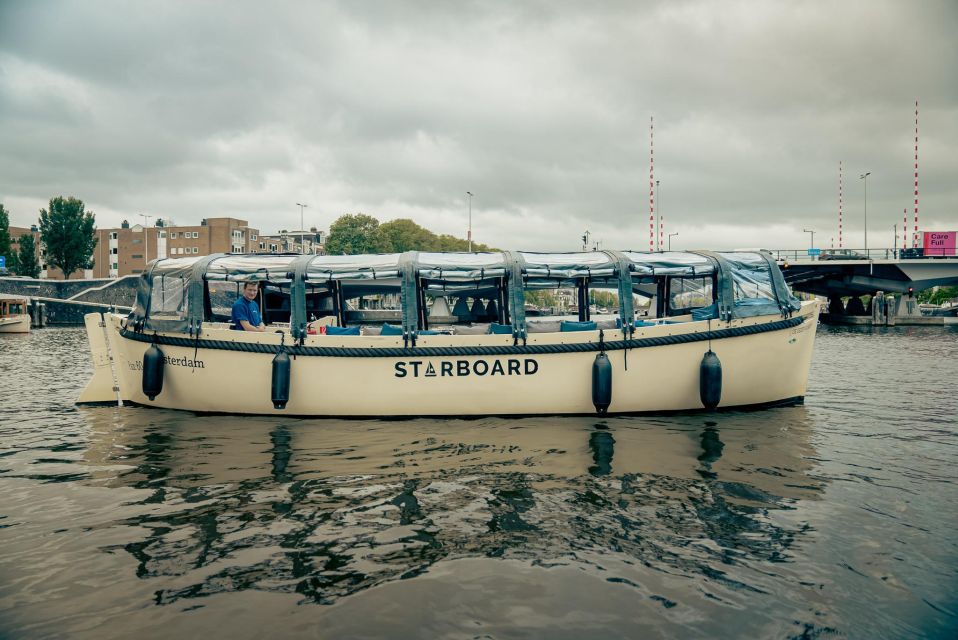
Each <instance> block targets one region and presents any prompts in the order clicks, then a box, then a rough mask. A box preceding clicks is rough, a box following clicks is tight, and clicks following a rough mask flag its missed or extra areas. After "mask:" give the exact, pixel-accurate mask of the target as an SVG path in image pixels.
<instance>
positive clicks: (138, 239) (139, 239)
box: [130, 238, 143, 244]
mask: <svg viewBox="0 0 958 640" xmlns="http://www.w3.org/2000/svg"><path fill="white" fill-rule="evenodd" d="M130 244H143V238H134V239H133V242H131V243H130Z"/></svg>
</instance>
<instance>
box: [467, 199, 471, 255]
mask: <svg viewBox="0 0 958 640" xmlns="http://www.w3.org/2000/svg"><path fill="white" fill-rule="evenodd" d="M466 195H467V196H469V230H468V231H467V232H466V239H467V240H469V253H472V191H466Z"/></svg>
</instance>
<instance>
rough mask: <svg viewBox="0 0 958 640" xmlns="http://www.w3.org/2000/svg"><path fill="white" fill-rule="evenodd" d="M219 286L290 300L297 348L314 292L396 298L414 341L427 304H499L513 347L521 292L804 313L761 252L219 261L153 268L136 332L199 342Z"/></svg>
mask: <svg viewBox="0 0 958 640" xmlns="http://www.w3.org/2000/svg"><path fill="white" fill-rule="evenodd" d="M216 281H226V282H251V281H257V282H265V283H268V284H270V285H277V286H279V287H280V288H282V289H284V290H288V291H289V297H290V301H289V302H290V305H289V309H290V327H291V332H292V334H293V336H294V337H295V338H297V339H301V338H303V337H304V336H305V332H306V323H307V295H309V294H310V293H314V292H317V291H319V292H321V293H322V294H323V295H330V296H338V298H339V301H340V303H342V301H343V300H345V299H350V298H354V297H358V296H361V295H371V294H376V293H399V294H400V300H401V305H402V325H403V333H404V336H406V337H407V338H410V337H411V338H412V339H413V340H414V339H415V335H416V333H417V332H418V331H419V330H421V329H423V328H424V326H423V325H424V323H425V317H426V297H427V296H433V297H436V296H445V295H452V296H459V297H460V298H462V297H463V296H468V297H472V298H481V299H488V300H498V302H499V304H500V305H501V306H502V308H503V309H508V313H504V314H503V317H507V318H508V322H509V324H511V326H512V330H513V336H514V337H515V338H516V339H524V338H525V335H526V321H525V311H524V300H525V292H526V291H529V290H536V289H547V288H553V289H555V288H559V287H577V288H579V289H580V291H584V290H587V289H588V288H590V287H591V288H614V289H617V290H618V293H619V295H618V299H619V313H620V317H621V318H632V317H634V309H633V294H638V295H643V296H647V297H651V296H653V295H658V296H659V297H660V298H662V297H665V296H667V295H674V296H675V297H676V298H677V299H679V298H681V297H682V296H685V298H684V299H686V300H688V299H692V298H693V297H695V295H697V296H699V297H698V298H696V299H697V300H701V301H703V302H704V303H703V304H697V305H692V304H689V305H687V306H689V307H692V306H696V307H698V308H697V309H696V312H697V313H698V314H699V317H700V318H706V317H710V318H716V319H720V320H726V321H728V320H731V319H733V318H737V317H750V316H756V315H767V314H772V313H781V314H782V315H790V314H791V313H792V312H794V311H796V310H798V308H799V303H798V300H797V299H796V298H794V297H793V296H792V294H791V292H790V291H789V289H788V287H787V285H786V284H785V280H784V278H783V277H782V273H781V271H780V270H779V268H778V265H777V264H776V263H775V260H774V258H772V256H771V255H769V254H766V253H764V252H711V251H668V252H638V251H623V252H619V251H591V252H575V253H536V252H526V251H503V252H489V253H429V252H416V251H410V252H405V253H389V254H376V255H351V256H319V255H298V254H278V255H277V254H247V255H238V254H213V255H208V256H199V257H190V258H161V259H158V260H154V261H153V262H151V263H150V267H149V269H148V270H147V271H146V272H145V273H143V274H142V275H141V277H140V280H139V284H138V288H137V298H136V305H135V306H134V308H133V311H132V313H131V314H130V319H131V321H132V327H133V329H134V330H136V331H144V330H146V331H172V332H180V333H189V334H190V335H194V334H195V335H198V334H199V331H200V329H201V327H202V324H203V322H208V321H210V320H211V319H212V309H211V304H210V295H209V283H210V282H216ZM696 287H698V289H696ZM693 294H694V295H693ZM701 296H706V298H705V299H704V300H702V298H701ZM709 302H710V304H709ZM632 329H633V328H632V327H631V326H626V327H625V330H626V331H629V332H631V330H632Z"/></svg>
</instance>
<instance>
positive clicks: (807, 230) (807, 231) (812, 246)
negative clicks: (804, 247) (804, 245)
mask: <svg viewBox="0 0 958 640" xmlns="http://www.w3.org/2000/svg"><path fill="white" fill-rule="evenodd" d="M802 231H804V232H805V233H810V234H812V241H811V244H810V245H809V247H808V248H809V249H814V248H815V230H814V229H802ZM809 257H811V258H812V259H814V256H812V255H811V252H809Z"/></svg>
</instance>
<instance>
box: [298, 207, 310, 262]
mask: <svg viewBox="0 0 958 640" xmlns="http://www.w3.org/2000/svg"><path fill="white" fill-rule="evenodd" d="M296 206H297V207H299V251H300V253H306V239H305V235H306V232H305V228H306V226H305V224H304V223H303V209H305V208H306V207H308V206H309V205H308V204H302V203H299V202H297V203H296Z"/></svg>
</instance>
